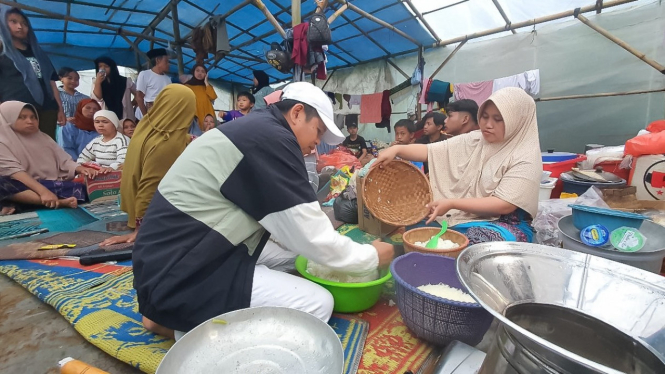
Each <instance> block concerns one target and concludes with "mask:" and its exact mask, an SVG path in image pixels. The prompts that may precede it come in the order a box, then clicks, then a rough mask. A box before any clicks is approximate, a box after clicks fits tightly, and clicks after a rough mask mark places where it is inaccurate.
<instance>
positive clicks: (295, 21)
mask: <svg viewBox="0 0 665 374" xmlns="http://www.w3.org/2000/svg"><path fill="white" fill-rule="evenodd" d="M301 17H302V13H301V12H300V0H291V25H293V26H297V25H300V23H301Z"/></svg>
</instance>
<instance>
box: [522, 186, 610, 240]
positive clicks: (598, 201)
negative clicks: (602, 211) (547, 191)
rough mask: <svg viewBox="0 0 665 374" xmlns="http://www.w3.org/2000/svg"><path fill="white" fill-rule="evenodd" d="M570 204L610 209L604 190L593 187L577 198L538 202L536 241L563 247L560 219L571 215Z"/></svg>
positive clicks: (535, 220)
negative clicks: (604, 196)
mask: <svg viewBox="0 0 665 374" xmlns="http://www.w3.org/2000/svg"><path fill="white" fill-rule="evenodd" d="M570 204H579V205H586V206H593V207H598V208H606V209H610V207H609V206H608V205H607V203H605V201H604V200H603V194H602V192H601V191H600V190H599V189H598V188H596V187H591V188H589V189H588V190H587V192H585V193H584V194H583V195H582V196H580V197H578V198H577V199H550V200H543V201H539V202H538V214H536V217H535V218H534V219H533V228H534V229H535V231H536V237H535V241H536V243H538V244H543V245H549V246H552V247H561V238H560V237H559V225H558V224H559V220H560V219H561V218H563V217H565V216H568V215H571V214H572V213H573V212H572V209H571V208H570V207H569V206H568V205H570Z"/></svg>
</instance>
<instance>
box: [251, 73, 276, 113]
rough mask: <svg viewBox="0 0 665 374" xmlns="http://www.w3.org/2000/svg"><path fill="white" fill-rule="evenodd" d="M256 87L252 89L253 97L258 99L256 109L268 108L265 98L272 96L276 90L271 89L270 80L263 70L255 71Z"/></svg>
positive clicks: (255, 104)
mask: <svg viewBox="0 0 665 374" xmlns="http://www.w3.org/2000/svg"><path fill="white" fill-rule="evenodd" d="M252 74H254V86H253V87H252V95H254V98H255V99H256V102H255V103H254V109H261V108H265V107H266V102H265V101H264V100H263V98H264V97H265V96H267V95H270V94H271V93H273V92H274V91H275V90H274V89H273V88H272V87H270V85H269V84H270V78H269V77H268V74H266V73H265V72H264V71H262V70H254V71H253V72H252Z"/></svg>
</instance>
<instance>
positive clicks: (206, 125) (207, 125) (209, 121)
mask: <svg viewBox="0 0 665 374" xmlns="http://www.w3.org/2000/svg"><path fill="white" fill-rule="evenodd" d="M215 127H217V121H215V117H213V115H212V114H208V115H206V116H205V119H204V120H203V131H208V130H212V129H214V128H215Z"/></svg>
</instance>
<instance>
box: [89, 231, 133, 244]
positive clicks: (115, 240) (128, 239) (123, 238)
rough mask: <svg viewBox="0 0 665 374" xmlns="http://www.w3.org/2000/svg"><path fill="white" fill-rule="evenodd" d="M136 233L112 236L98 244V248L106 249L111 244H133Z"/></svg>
mask: <svg viewBox="0 0 665 374" xmlns="http://www.w3.org/2000/svg"><path fill="white" fill-rule="evenodd" d="M137 233H138V231H136V230H134V231H133V232H131V233H129V234H125V235H120V236H113V237H110V238H108V239H106V240H104V241H103V242H101V243H99V246H100V247H106V246H109V245H113V244H120V243H134V242H135V241H136V234H137Z"/></svg>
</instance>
